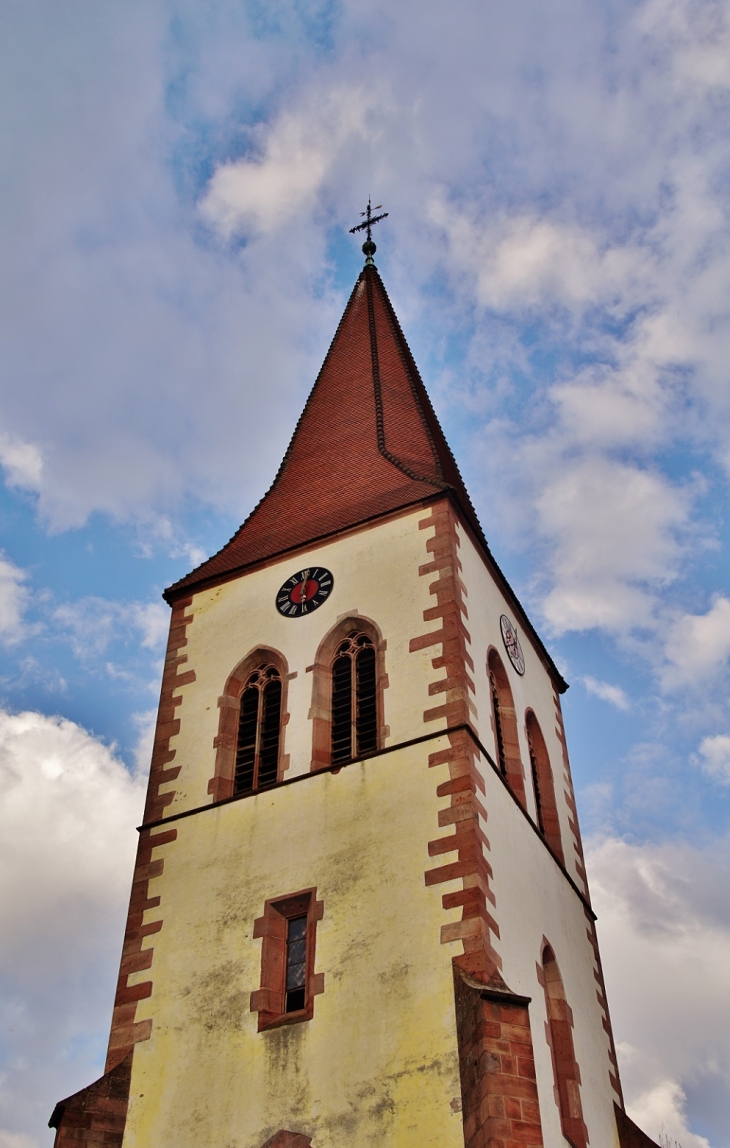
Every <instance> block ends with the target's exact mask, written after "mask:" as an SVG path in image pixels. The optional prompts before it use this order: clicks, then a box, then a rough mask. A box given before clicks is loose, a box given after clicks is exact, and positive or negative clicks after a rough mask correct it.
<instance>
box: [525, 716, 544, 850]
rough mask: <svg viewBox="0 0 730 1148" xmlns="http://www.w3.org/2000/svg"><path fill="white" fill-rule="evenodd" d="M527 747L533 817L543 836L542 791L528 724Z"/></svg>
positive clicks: (533, 744)
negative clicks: (533, 801) (533, 800)
mask: <svg viewBox="0 0 730 1148" xmlns="http://www.w3.org/2000/svg"><path fill="white" fill-rule="evenodd" d="M527 748H528V751H529V754H530V772H531V773H532V789H533V792H534V794H535V817H536V819H537V827H538V829H539V830H540V832H541V833H542V835H543V837H544V836H545V815H544V813H543V808H542V793H541V792H540V770H539V769H538V764H537V754H536V753H535V743H534V741H533V738H532V735H531V732H530V726H529V724H528V726H527Z"/></svg>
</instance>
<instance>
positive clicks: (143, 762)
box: [132, 709, 157, 774]
mask: <svg viewBox="0 0 730 1148" xmlns="http://www.w3.org/2000/svg"><path fill="white" fill-rule="evenodd" d="M132 721H133V722H134V724H135V726H136V727H137V743H136V745H135V747H134V760H135V763H136V766H137V771H138V773H140V774H146V773H147V771H148V770H149V767H150V761H151V759H152V745H153V742H154V740H155V727H156V725H157V710H156V709H151V710H145V712H144V713H138V714H133V715H132Z"/></svg>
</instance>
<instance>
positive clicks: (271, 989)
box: [251, 887, 324, 1032]
mask: <svg viewBox="0 0 730 1148" xmlns="http://www.w3.org/2000/svg"><path fill="white" fill-rule="evenodd" d="M305 915H306V918H307V958H306V974H305V999H304V1008H302V1009H297V1010H296V1011H294V1012H287V1011H286V951H287V926H288V922H289V921H290V920H292V918H295V917H302V916H305ZM323 915H324V901H318V900H317V889H316V887H314V888H311V889H300V890H299V892H297V893H289V894H287V895H286V896H284V897H272V898H270V899H269V900H268V901H266V902H265V904H264V912H263V915H262V916H261V917H257V918H256V920H255V921H254V923H253V936H254V939H257V938H259V937H260V938H261V939H262V942H263V943H262V945H261V982H260V985H259V987H258V989H256V990H255V991H254V992H252V993H251V1012H255V1013H258V1031H259V1032H262V1031H263V1030H264V1029H268V1028H276V1027H278V1026H279V1025H283V1024H297V1023H299V1022H300V1021H305V1020H311V1019H312V1017H313V1016H314V998H315V997H316V996H318V995H319V994H320V993H323V992H324V973H317V972H315V971H314V969H315V960H316V955H317V923H318V922H319V921H321V920H322V917H323Z"/></svg>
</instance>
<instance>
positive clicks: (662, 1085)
mask: <svg viewBox="0 0 730 1148" xmlns="http://www.w3.org/2000/svg"><path fill="white" fill-rule="evenodd" d="M621 1052H622V1054H623V1057H624V1059H626V1060H627V1061H628V1063H629V1064H630V1063H631V1054H632V1053H633V1052H634V1050H633V1049H629V1048H624V1049H622V1050H621ZM686 1102H687V1097H686V1095H685V1093H684V1091H683V1090H682V1089H681V1088H680V1086H679V1085H678V1084H677V1082H676V1080H661V1081H659V1083H658V1084H655V1085H654V1086H653V1087H652V1088H650V1089H648V1090H647V1091H646V1092H643V1093H642V1094H641V1095H640V1096H639V1097H637V1099H636V1100H634V1102H633V1103H632V1104H631V1105H630V1110H629V1115H630V1116H631V1117H632V1119H633V1120H634V1121H635V1123H636V1124H638V1125H639V1127H640V1128H651V1129H652V1130H653V1137H654V1139H655V1140H656V1141H657V1143H658V1144H662V1143H664V1145H665V1146H666V1148H675V1146H676V1148H680V1146H681V1148H710V1142H709V1140H707V1139H706V1137H704V1136H697V1135H696V1134H695V1133H694V1132H691V1131H690V1130H689V1128H688V1127H687V1114H686V1110H685V1108H686Z"/></svg>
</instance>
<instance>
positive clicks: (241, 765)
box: [233, 665, 281, 793]
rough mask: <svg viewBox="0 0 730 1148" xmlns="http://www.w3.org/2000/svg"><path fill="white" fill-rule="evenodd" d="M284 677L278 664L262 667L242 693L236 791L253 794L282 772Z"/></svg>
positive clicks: (274, 780) (234, 786) (250, 678)
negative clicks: (280, 674)
mask: <svg viewBox="0 0 730 1148" xmlns="http://www.w3.org/2000/svg"><path fill="white" fill-rule="evenodd" d="M280 728H281V677H280V676H279V671H278V670H277V669H276V667H275V666H270V665H269V666H267V665H263V666H259V667H258V669H256V670H254V671H253V673H252V674H250V675H249V678H248V681H247V682H246V686H245V688H244V691H243V694H242V695H241V710H240V718H239V722H238V745H237V750H236V773H235V779H234V784H233V792H234V793H252V792H253V791H254V790H256V789H264V788H265V787H266V786H268V785H274V784H275V783H276V780H277V777H278V772H279V734H280Z"/></svg>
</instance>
